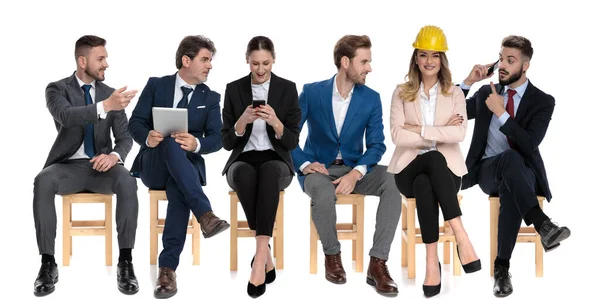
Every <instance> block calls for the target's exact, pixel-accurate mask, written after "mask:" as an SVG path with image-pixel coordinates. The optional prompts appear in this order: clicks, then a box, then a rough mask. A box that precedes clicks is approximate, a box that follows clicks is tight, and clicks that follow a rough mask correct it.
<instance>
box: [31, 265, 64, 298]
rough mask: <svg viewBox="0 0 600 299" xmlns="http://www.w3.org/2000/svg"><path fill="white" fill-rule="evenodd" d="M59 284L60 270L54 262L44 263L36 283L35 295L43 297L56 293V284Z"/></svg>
mask: <svg viewBox="0 0 600 299" xmlns="http://www.w3.org/2000/svg"><path fill="white" fill-rule="evenodd" d="M57 282H58V268H57V267H56V264H55V263H53V262H47V263H43V264H42V267H41V268H40V272H39V273H38V276H37V278H36V279H35V282H34V283H33V294H34V295H36V296H38V297H41V296H46V295H48V294H50V293H52V292H54V284H55V283H57Z"/></svg>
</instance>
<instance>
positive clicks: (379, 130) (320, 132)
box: [292, 76, 386, 189]
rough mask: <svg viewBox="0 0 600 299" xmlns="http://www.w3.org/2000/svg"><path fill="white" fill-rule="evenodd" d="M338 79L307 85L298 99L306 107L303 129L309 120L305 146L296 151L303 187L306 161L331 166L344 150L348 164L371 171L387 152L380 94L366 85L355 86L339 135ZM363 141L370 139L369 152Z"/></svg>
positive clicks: (293, 154) (302, 185)
mask: <svg viewBox="0 0 600 299" xmlns="http://www.w3.org/2000/svg"><path fill="white" fill-rule="evenodd" d="M334 78H335V76H334V77H332V78H331V79H329V80H325V81H321V82H316V83H310V84H306V85H304V88H303V89H302V93H301V94H300V97H299V99H298V101H299V103H300V108H301V109H302V120H301V122H300V130H302V126H304V123H305V122H306V124H307V125H308V136H307V137H306V142H305V143H304V149H302V148H300V146H297V147H296V149H294V151H292V158H293V160H294V167H295V168H296V171H297V173H298V181H299V183H300V186H301V187H302V189H304V179H305V178H306V176H305V175H304V174H303V173H302V171H300V166H302V164H303V163H304V162H307V161H308V162H311V163H312V162H319V163H323V164H325V166H326V167H329V166H331V164H332V163H333V161H334V160H335V158H336V157H337V154H338V151H340V152H341V153H342V158H343V159H344V164H346V165H348V166H350V167H355V166H356V165H366V166H367V172H370V171H371V169H372V167H373V166H375V165H377V163H378V162H379V161H380V160H381V157H382V156H383V153H385V149H386V148H385V144H384V139H385V137H384V135H383V119H382V110H381V98H380V96H379V93H377V92H376V91H374V90H372V89H370V88H369V87H367V86H365V85H362V84H357V85H355V86H354V92H353V94H352V100H351V101H350V106H349V107H348V112H347V114H346V118H345V120H344V125H343V126H342V130H341V132H340V134H339V135H338V133H337V129H336V127H335V120H334V115H333V99H332V97H333V84H335V82H334ZM363 140H366V148H367V149H366V151H365V150H364V143H363Z"/></svg>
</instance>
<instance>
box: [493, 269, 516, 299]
mask: <svg viewBox="0 0 600 299" xmlns="http://www.w3.org/2000/svg"><path fill="white" fill-rule="evenodd" d="M512 292H513V287H512V282H511V281H510V273H508V267H506V266H503V265H495V266H494V296H496V297H506V296H508V295H510V294H512Z"/></svg>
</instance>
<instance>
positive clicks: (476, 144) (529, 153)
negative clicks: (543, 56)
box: [461, 35, 571, 297]
mask: <svg viewBox="0 0 600 299" xmlns="http://www.w3.org/2000/svg"><path fill="white" fill-rule="evenodd" d="M532 56H533V48H532V47H531V42H530V41H529V40H528V39H526V38H524V37H522V36H514V35H511V36H508V37H506V38H505V39H504V40H503V41H502V48H501V50H500V53H499V59H498V79H499V81H500V84H496V85H494V84H492V83H490V84H485V85H483V86H482V87H481V88H480V89H479V90H478V91H477V92H476V93H475V94H474V95H473V96H472V97H471V98H469V99H467V115H468V117H469V119H473V118H474V119H475V128H474V129H473V138H472V140H471V148H470V149H469V153H468V154H467V161H466V164H467V168H468V170H469V173H468V174H466V175H465V176H464V177H463V185H462V189H467V188H470V187H471V186H474V185H477V184H479V187H481V190H482V191H483V192H484V193H486V194H488V195H493V196H499V197H500V215H499V216H498V255H497V257H496V260H495V261H494V279H495V283H494V289H493V293H494V295H495V296H497V297H506V296H508V295H510V294H512V292H513V288H512V283H511V279H510V274H509V272H508V269H509V266H510V264H509V261H510V258H511V255H512V251H513V249H514V247H515V243H516V242H517V235H518V233H519V228H520V227H521V221H522V220H524V221H525V224H527V225H531V224H533V226H534V227H535V230H536V231H537V232H538V233H539V234H540V237H541V240H542V245H543V247H544V250H545V251H550V250H553V249H555V248H557V247H558V246H559V245H560V242H561V241H563V240H565V239H566V238H568V237H569V236H570V234H571V231H570V230H569V229H568V228H567V227H559V226H558V225H556V224H554V223H552V222H551V221H550V218H549V217H548V216H547V215H546V214H544V212H543V211H542V209H541V208H540V206H539V204H538V201H537V197H536V195H542V196H544V197H546V200H548V202H550V199H551V198H552V194H551V193H550V188H549V185H548V179H547V177H546V169H545V167H544V162H543V160H542V156H541V154H540V149H539V145H540V144H541V143H542V140H543V139H544V136H545V135H546V131H547V130H548V125H549V124H550V119H551V118H552V113H553V112H554V103H555V101H554V97H552V96H551V95H549V94H546V93H544V92H543V91H541V90H540V89H538V88H537V87H535V86H534V85H533V84H532V83H531V81H529V79H528V78H527V75H526V72H527V71H528V70H529V66H530V61H531V57H532ZM492 65H493V64H488V65H485V66H484V65H476V66H474V67H473V70H472V71H471V73H470V74H469V76H468V77H467V78H466V79H465V80H464V81H463V83H462V84H461V88H462V89H463V92H464V93H465V96H466V95H467V94H468V93H469V89H470V88H471V85H473V84H474V83H475V82H478V81H481V80H483V79H487V78H490V77H491V76H492V75H493V74H489V75H488V74H487V73H488V72H487V69H488V68H489V67H491V66H492Z"/></svg>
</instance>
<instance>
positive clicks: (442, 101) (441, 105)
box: [419, 87, 453, 126]
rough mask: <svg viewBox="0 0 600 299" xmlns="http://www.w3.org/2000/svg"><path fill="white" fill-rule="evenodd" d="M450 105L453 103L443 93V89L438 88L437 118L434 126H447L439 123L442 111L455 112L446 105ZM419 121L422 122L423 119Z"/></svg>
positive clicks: (434, 120)
mask: <svg viewBox="0 0 600 299" xmlns="http://www.w3.org/2000/svg"><path fill="white" fill-rule="evenodd" d="M449 103H452V101H450V99H449V98H448V97H447V96H446V95H444V94H443V93H442V88H441V87H438V93H437V100H436V103H435V118H434V119H433V125H434V126H440V125H445V124H440V123H439V122H438V119H439V115H440V111H445V110H448V111H452V110H453V109H452V107H449V108H447V107H446V104H449ZM419 106H420V105H419ZM419 116H421V115H419ZM419 121H421V122H422V120H421V119H419Z"/></svg>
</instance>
